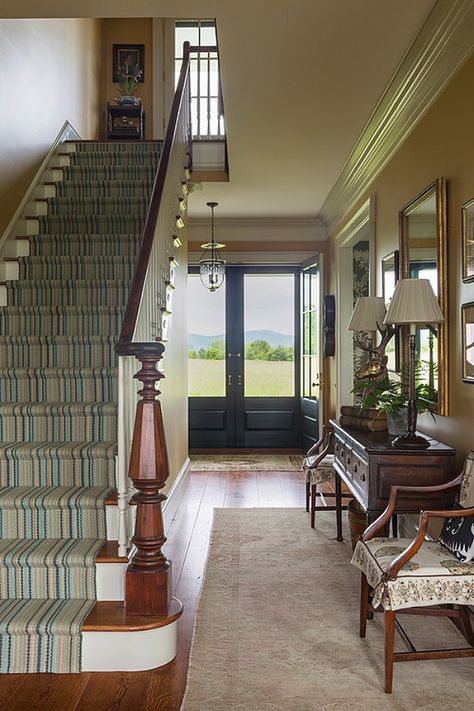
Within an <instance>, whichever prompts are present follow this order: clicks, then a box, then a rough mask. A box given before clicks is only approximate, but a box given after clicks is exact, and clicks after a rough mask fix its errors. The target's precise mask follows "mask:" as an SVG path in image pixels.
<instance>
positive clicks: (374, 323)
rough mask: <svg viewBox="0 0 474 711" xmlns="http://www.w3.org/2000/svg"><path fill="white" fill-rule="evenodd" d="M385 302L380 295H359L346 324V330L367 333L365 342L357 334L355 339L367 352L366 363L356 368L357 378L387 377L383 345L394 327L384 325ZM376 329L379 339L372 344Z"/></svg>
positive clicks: (387, 340)
mask: <svg viewBox="0 0 474 711" xmlns="http://www.w3.org/2000/svg"><path fill="white" fill-rule="evenodd" d="M384 318H385V303H384V300H383V298H382V297H381V296H359V298H358V299H357V302H356V305H355V307H354V311H353V312H352V316H351V319H350V321H349V324H348V326H347V330H348V331H356V333H359V332H361V331H365V332H366V333H368V334H369V335H368V340H367V343H365V342H364V341H363V340H362V339H361V338H360V337H359V336H358V335H356V336H355V341H356V343H357V345H358V346H359V348H360V349H361V350H363V351H365V352H367V353H368V354H369V359H368V361H367V363H365V364H364V365H362V366H361V367H360V368H358V369H357V370H356V372H355V373H354V376H355V378H356V379H357V380H365V379H366V378H371V379H373V378H380V379H383V378H386V377H387V356H386V355H385V347H386V345H387V343H388V342H389V340H390V339H391V337H392V336H393V334H394V331H395V329H394V328H393V327H391V326H388V325H384ZM376 331H378V332H379V333H380V335H381V337H382V338H381V341H380V343H379V344H378V345H374V339H373V334H374V333H375V332H376Z"/></svg>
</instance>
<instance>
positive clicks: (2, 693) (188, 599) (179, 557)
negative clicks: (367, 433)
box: [0, 471, 309, 711]
mask: <svg viewBox="0 0 474 711" xmlns="http://www.w3.org/2000/svg"><path fill="white" fill-rule="evenodd" d="M183 489H184V491H183V493H182V498H181V500H180V501H171V502H170V507H173V508H172V509H170V508H168V511H167V518H168V520H171V524H169V525H168V531H167V536H168V542H167V544H166V546H165V548H164V551H165V553H166V556H167V557H168V558H170V559H171V560H172V564H173V573H172V575H173V590H174V595H176V597H178V598H179V599H180V600H182V602H183V604H184V613H183V616H182V618H181V620H180V622H179V631H178V655H177V657H176V659H175V660H174V661H173V662H171V663H170V664H167V665H166V666H165V667H161V668H160V669H156V670H152V671H145V672H134V673H128V672H127V673H118V672H117V673H109V672H107V673H105V672H104V673H97V672H96V673H83V674H64V675H61V674H57V675H54V674H30V675H3V676H1V677H0V709H1V711H34V710H41V711H73V709H74V710H79V709H80V710H81V711H91V710H92V709H93V710H94V711H118V710H120V711H124V710H128V709H130V711H132V709H133V711H148V710H149V711H151V710H152V709H153V711H155V710H156V711H159V710H162V711H178V709H179V707H180V704H181V700H182V696H183V694H184V689H185V686H186V674H187V664H188V657H189V649H190V644H191V637H192V631H193V624H194V615H195V611H196V607H197V604H198V601H199V592H200V589H201V584H202V579H203V573H204V566H205V563H206V558H207V550H208V546H209V534H210V531H211V525H212V516H213V509H214V508H215V507H226V508H239V507H243V508H250V507H267V506H276V507H280V506H281V507H303V506H304V474H303V473H302V472H269V471H266V472H252V471H241V472H192V473H191V474H190V475H189V477H188V480H187V483H186V485H185V487H183ZM170 514H171V516H170ZM308 525H309V514H308ZM203 711H212V710H211V709H209V710H204V709H203Z"/></svg>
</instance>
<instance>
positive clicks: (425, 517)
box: [383, 477, 474, 580]
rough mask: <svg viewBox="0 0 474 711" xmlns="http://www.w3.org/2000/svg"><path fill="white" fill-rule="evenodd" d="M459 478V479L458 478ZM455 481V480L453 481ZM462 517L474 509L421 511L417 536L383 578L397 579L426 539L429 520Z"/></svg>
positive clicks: (468, 514) (473, 514)
mask: <svg viewBox="0 0 474 711" xmlns="http://www.w3.org/2000/svg"><path fill="white" fill-rule="evenodd" d="M458 478H459V477H458ZM455 481H456V480H455ZM462 516H474V507H472V508H469V509H452V510H450V511H421V513H420V519H419V523H418V534H417V536H416V538H414V539H413V541H412V542H411V543H410V545H409V546H407V548H405V550H404V551H403V553H400V555H398V556H397V557H396V558H394V559H393V560H392V562H391V564H390V565H389V567H388V568H387V570H386V571H385V573H384V575H383V578H384V580H389V579H393V578H396V577H397V574H398V572H399V571H400V569H401V568H403V566H404V565H405V563H407V562H408V561H409V560H410V559H411V558H413V556H414V555H415V553H417V552H418V551H419V550H420V548H421V546H422V545H423V543H424V541H425V539H426V532H427V528H428V522H429V520H430V518H461V517H462Z"/></svg>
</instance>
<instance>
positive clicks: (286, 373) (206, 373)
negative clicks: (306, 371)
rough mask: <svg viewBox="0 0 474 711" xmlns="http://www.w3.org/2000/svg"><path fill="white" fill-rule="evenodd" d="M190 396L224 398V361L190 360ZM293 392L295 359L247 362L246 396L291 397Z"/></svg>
mask: <svg viewBox="0 0 474 711" xmlns="http://www.w3.org/2000/svg"><path fill="white" fill-rule="evenodd" d="M188 372H189V396H190V397H224V396H225V361H224V360H204V359H200V358H191V359H189V360H188ZM292 395H294V364H293V362H292V361H267V360H246V361H245V396H246V397H288V396H290V397H291V396H292Z"/></svg>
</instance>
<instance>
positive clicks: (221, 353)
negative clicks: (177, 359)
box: [188, 270, 234, 448]
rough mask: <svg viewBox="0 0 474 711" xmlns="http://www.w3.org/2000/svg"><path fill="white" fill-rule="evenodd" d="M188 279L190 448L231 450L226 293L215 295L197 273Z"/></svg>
mask: <svg viewBox="0 0 474 711" xmlns="http://www.w3.org/2000/svg"><path fill="white" fill-rule="evenodd" d="M188 276H189V278H188V323H189V324H190V329H189V333H188V394H189V431H190V446H191V447H204V448H207V447H228V446H231V445H230V444H229V442H232V441H233V437H234V426H233V416H234V412H233V407H234V400H233V399H232V398H229V397H228V390H229V388H228V386H227V382H228V369H227V362H226V352H227V340H228V334H227V329H226V321H227V316H226V313H227V309H228V304H227V299H226V291H225V289H224V288H221V289H218V290H217V291H215V292H214V293H211V292H210V291H209V290H208V289H206V288H205V287H204V286H203V285H202V284H201V280H200V278H199V273H198V272H197V271H196V270H193V271H191V272H190V274H189V275H188Z"/></svg>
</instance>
